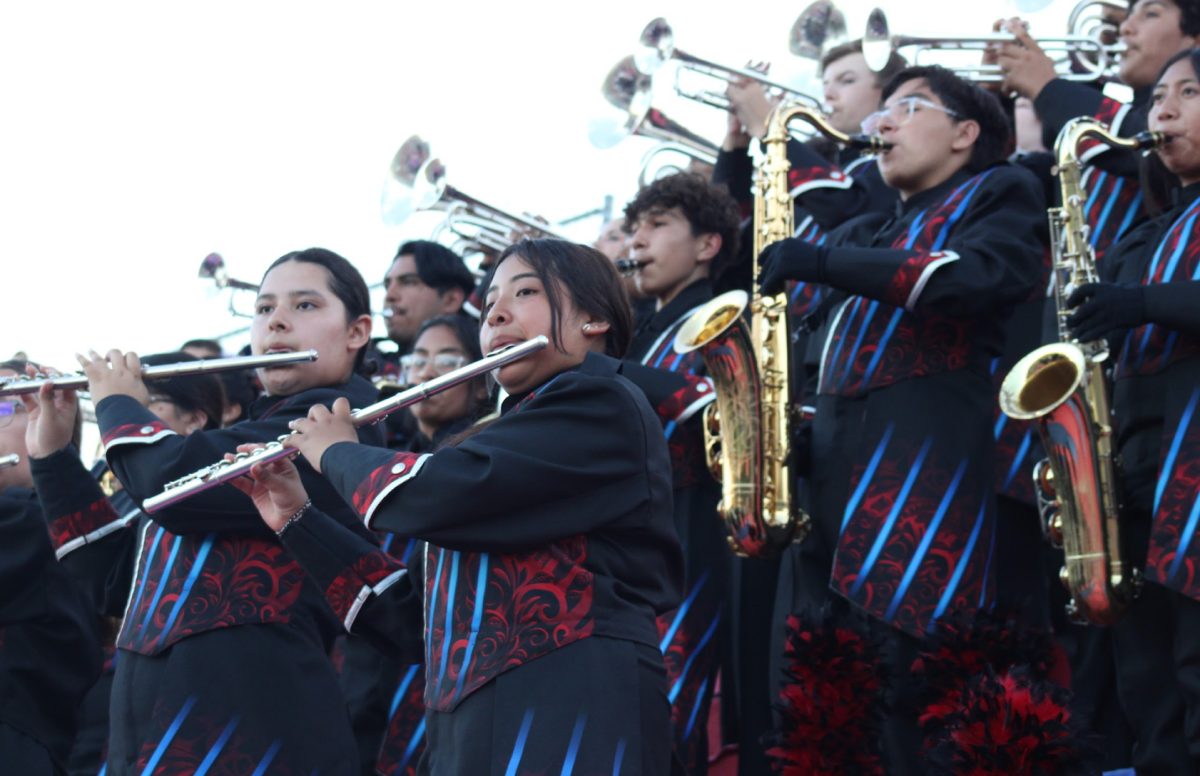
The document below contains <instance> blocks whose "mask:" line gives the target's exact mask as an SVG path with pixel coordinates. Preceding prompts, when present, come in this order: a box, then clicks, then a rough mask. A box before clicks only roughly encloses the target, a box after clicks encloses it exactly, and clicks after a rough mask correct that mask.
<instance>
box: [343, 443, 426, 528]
mask: <svg viewBox="0 0 1200 776" xmlns="http://www.w3.org/2000/svg"><path fill="white" fill-rule="evenodd" d="M420 457H421V456H420V455H419V454H418V453H396V454H395V455H393V456H392V458H391V460H389V461H388V462H387V463H386V464H384V465H383V466H380V467H378V468H377V469H373V470H372V471H371V473H370V474H369V475H367V478H366V479H364V480H363V481H362V483H360V484H359V486H358V487H357V488H355V490H354V497H353V499H352V503H351V504H350V506H352V507H354V511H355V512H357V513H358V514H360V515H363V516H366V514H367V510H368V509H369V508H370V507H371V504H372V503H373V502H374V501H375V499H376V498H377V497H378V496H379V494H380V493H381V492H383V489H384V488H386V487H387V486H388V484H389V483H391V482H392V481H393V480H395V479H397V478H398V477H404V476H407V475H408V474H409V473H411V472H412V467H413V465H414V464H415V463H416V461H417V459H418V458H420Z"/></svg>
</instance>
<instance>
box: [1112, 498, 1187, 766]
mask: <svg viewBox="0 0 1200 776" xmlns="http://www.w3.org/2000/svg"><path fill="white" fill-rule="evenodd" d="M1122 528H1123V529H1124V531H1125V537H1124V539H1125V544H1126V546H1127V547H1128V548H1129V549H1130V556H1131V557H1132V558H1133V559H1134V562H1135V564H1139V565H1140V564H1141V563H1142V561H1143V560H1144V559H1145V557H1146V545H1147V542H1148V541H1149V531H1150V519H1149V515H1144V514H1140V515H1135V516H1129V519H1124V520H1123V523H1122ZM1112 635H1113V653H1114V656H1115V658H1116V664H1117V691H1118V694H1119V695H1120V698H1121V705H1122V707H1123V708H1124V710H1125V716H1126V717H1127V718H1128V720H1129V722H1130V724H1131V725H1132V726H1133V730H1134V745H1133V764H1134V767H1136V768H1137V772H1138V774H1139V775H1144V774H1150V775H1151V776H1156V775H1157V774H1172V775H1173V774H1180V773H1200V602H1197V601H1194V600H1192V599H1190V598H1187V597H1186V596H1183V595H1181V594H1179V593H1176V592H1175V591H1173V590H1168V589H1167V588H1164V587H1161V586H1159V585H1155V584H1151V583H1147V584H1145V585H1144V586H1143V587H1142V592H1141V595H1139V596H1138V598H1137V599H1136V600H1135V601H1134V602H1133V604H1132V605H1131V606H1130V607H1129V610H1128V611H1127V612H1126V613H1125V615H1124V616H1123V617H1122V618H1121V619H1120V620H1119V621H1118V622H1117V624H1116V625H1114V626H1113V628H1112Z"/></svg>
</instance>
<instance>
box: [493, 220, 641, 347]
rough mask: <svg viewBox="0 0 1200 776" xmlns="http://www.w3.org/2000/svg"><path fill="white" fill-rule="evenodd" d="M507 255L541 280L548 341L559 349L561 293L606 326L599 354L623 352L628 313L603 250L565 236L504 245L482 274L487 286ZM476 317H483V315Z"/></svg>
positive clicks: (621, 287)
mask: <svg viewBox="0 0 1200 776" xmlns="http://www.w3.org/2000/svg"><path fill="white" fill-rule="evenodd" d="M509 256H517V257H519V258H521V259H522V260H523V261H524V262H525V263H526V264H528V265H529V266H530V267H531V268H532V269H533V271H534V272H536V273H537V276H538V279H539V280H541V281H542V286H543V287H544V288H545V289H546V299H547V301H548V302H549V303H550V324H551V330H550V339H551V340H552V341H553V342H554V346H555V347H556V348H558V349H559V350H560V351H561V350H562V341H561V339H560V338H559V332H558V329H559V326H560V325H561V320H562V303H561V301H560V298H559V293H560V292H561V291H566V292H567V294H568V295H569V296H570V298H571V303H572V304H573V305H574V306H575V308H576V309H577V310H579V311H581V312H584V313H587V314H588V315H590V316H592V317H594V318H596V319H598V320H599V321H603V322H605V323H607V324H608V333H607V334H605V337H604V352H605V353H606V354H607V355H610V356H612V357H613V358H622V357H623V356H624V355H625V351H626V350H627V349H628V348H629V343H630V341H631V340H632V339H633V312H632V310H631V309H630V307H629V296H628V295H627V294H626V293H625V286H624V284H623V283H622V282H621V276H620V275H618V274H617V270H616V268H614V267H613V265H612V262H611V261H609V260H608V258H607V257H606V256H605V255H604V254H603V253H601V252H600V251H598V250H596V249H595V248H590V247H588V246H586V245H579V244H578V243H573V242H567V241H566V240H555V239H550V238H542V239H537V240H529V239H525V240H521V241H520V242H517V243H514V244H513V245H510V246H508V247H507V248H505V249H504V252H503V253H501V254H500V256H499V258H497V259H496V263H495V264H494V265H493V266H492V269H491V272H490V273H489V275H488V282H487V285H488V286H490V285H491V279H492V277H493V276H494V275H495V274H496V268H497V267H499V266H500V265H501V264H502V263H504V260H505V259H507V258H508V257H509ZM485 287H486V286H485ZM480 318H481V320H486V319H487V315H486V313H485V314H484V315H482V316H480Z"/></svg>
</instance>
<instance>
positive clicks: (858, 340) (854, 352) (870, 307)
mask: <svg viewBox="0 0 1200 776" xmlns="http://www.w3.org/2000/svg"><path fill="white" fill-rule="evenodd" d="M878 309H879V302H876V301H871V302H868V303H867V312H866V313H865V314H864V315H863V319H862V323H861V324H860V325H859V327H858V335H857V336H855V338H854V345H853V346H852V347H851V348H850V352H849V353H847V354H846V368H845V369H843V370H842V376H841V377H840V378H839V379H838V387H839V388H840V387H841V386H843V385H845V384H846V378H848V377H849V376H850V375H851V374H852V373H853V372H854V360H855V359H856V358H857V357H858V348H859V346H860V345H862V341H863V335H865V334H866V333H867V326H869V325H870V323H871V319H872V318H874V317H875V311H876V310H878Z"/></svg>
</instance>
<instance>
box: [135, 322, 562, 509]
mask: <svg viewBox="0 0 1200 776" xmlns="http://www.w3.org/2000/svg"><path fill="white" fill-rule="evenodd" d="M549 343H550V340H549V339H547V338H546V337H545V336H544V335H538V336H537V337H534V338H532V339H529V340H526V341H525V342H521V343H518V344H515V345H509V346H507V347H504V348H501V349H500V350H498V351H496V352H495V353H491V354H489V355H487V356H484V357H483V358H481V359H479V360H478V361H474V362H472V363H470V364H467V365H466V366H462V367H459V368H458V369H455V370H454V371H453V372H447V373H446V374H444V375H441V376H439V377H435V378H433V379H432V380H428V381H426V382H424V383H421V384H420V385H415V386H413V387H412V388H408V389H406V390H403V391H401V392H400V393H397V394H396V395H394V396H392V397H390V398H387V399H384V400H382V401H378V402H375V403H374V404H371V405H369V406H366V407H363V408H362V409H358V410H355V411H354V412H352V413H351V414H350V419H351V421H353V423H354V425H355V426H356V427H360V426H365V425H368V424H370V423H376V422H378V421H379V420H382V419H383V418H384V417H385V416H386V415H388V414H390V413H392V412H395V411H396V410H398V409H401V408H403V407H408V406H410V405H412V404H416V403H417V402H420V401H424V400H425V399H427V398H429V397H430V396H433V395H434V394H437V393H441V392H442V391H445V390H448V389H450V388H453V387H454V386H456V385H458V384H459V383H464V382H466V381H467V380H470V379H472V378H474V377H478V376H480V375H483V374H486V373H488V372H491V371H492V370H494V369H499V368H500V367H502V366H505V365H507V364H511V363H512V362H514V361H518V360H520V359H522V358H525V357H526V356H529V355H532V354H533V353H536V352H538V351H539V350H542V349H543V348H545V347H546V346H547V345H548V344H549ZM293 433H294V432H293ZM291 437H292V434H284V435H282V436H280V437H279V438H278V439H276V440H275V441H274V442H268V443H267V444H266V445H265V446H263V447H260V448H259V449H257V450H255V451H254V452H252V453H238V454H237V455H235V456H234V458H233V460H232V461H218V462H217V463H214V464H212V465H211V466H207V467H205V468H203V469H200V470H199V471H196V472H193V473H191V474H189V475H188V476H186V477H182V478H180V479H178V480H175V481H173V482H169V483H167V485H166V487H165V488H164V489H163V492H162V493H159V494H158V495H157V496H151V497H150V498H148V499H146V501H145V502H144V503H143V504H142V510H143V511H145V512H146V514H151V515H152V514H154V513H155V512H159V511H161V510H163V509H166V508H167V507H169V506H171V505H172V504H178V503H179V502H181V501H184V500H186V499H188V498H191V497H192V496H194V495H196V494H197V493H202V492H204V491H206V490H210V489H212V488H215V487H217V486H218V485H223V484H225V483H227V482H231V481H232V480H236V479H237V478H238V477H242V476H244V475H246V474H247V473H249V471H250V469H251V468H253V467H254V466H257V465H259V464H267V463H272V462H274V461H279V460H282V459H284V458H292V457H294V456H295V455H296V454H297V453H298V452H299V451H298V450H296V449H295V448H292V447H284V445H283V443H284V442H286V441H287V440H288V439H290V438H291Z"/></svg>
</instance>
